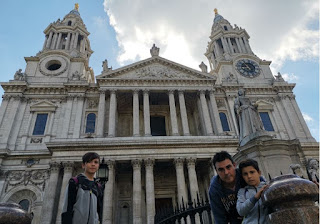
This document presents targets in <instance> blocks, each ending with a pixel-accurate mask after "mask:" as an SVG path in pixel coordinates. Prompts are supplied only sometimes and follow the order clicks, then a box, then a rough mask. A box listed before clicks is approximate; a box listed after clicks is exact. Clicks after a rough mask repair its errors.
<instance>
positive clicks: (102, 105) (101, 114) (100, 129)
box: [97, 90, 106, 138]
mask: <svg viewBox="0 0 320 224" xmlns="http://www.w3.org/2000/svg"><path fill="white" fill-rule="evenodd" d="M99 92H100V97H99V107H98V120H97V137H101V138H102V137H103V134H104V118H105V116H106V115H105V113H106V91H105V90H99Z"/></svg>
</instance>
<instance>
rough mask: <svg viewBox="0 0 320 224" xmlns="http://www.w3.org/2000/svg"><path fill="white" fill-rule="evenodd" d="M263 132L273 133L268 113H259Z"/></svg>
mask: <svg viewBox="0 0 320 224" xmlns="http://www.w3.org/2000/svg"><path fill="white" fill-rule="evenodd" d="M259 115H260V118H261V121H262V124H263V127H264V130H266V131H274V129H273V126H272V122H271V120H270V117H269V113H268V112H259Z"/></svg>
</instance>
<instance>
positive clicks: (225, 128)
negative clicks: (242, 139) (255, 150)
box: [219, 112, 230, 131]
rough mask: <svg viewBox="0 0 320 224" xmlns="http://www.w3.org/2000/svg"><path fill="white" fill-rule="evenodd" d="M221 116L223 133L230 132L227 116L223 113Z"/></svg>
mask: <svg viewBox="0 0 320 224" xmlns="http://www.w3.org/2000/svg"><path fill="white" fill-rule="evenodd" d="M219 116H220V121H221V125H222V130H223V131H230V128H229V124H228V119H227V115H226V114H225V113H223V112H220V113H219Z"/></svg>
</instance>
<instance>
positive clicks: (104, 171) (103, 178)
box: [97, 158, 109, 187]
mask: <svg viewBox="0 0 320 224" xmlns="http://www.w3.org/2000/svg"><path fill="white" fill-rule="evenodd" d="M108 177H109V167H108V165H107V164H106V163H105V161H104V158H102V161H101V164H100V167H99V170H98V172H97V178H99V181H100V182H101V184H102V186H103V187H104V186H105V184H106V182H107V181H108Z"/></svg>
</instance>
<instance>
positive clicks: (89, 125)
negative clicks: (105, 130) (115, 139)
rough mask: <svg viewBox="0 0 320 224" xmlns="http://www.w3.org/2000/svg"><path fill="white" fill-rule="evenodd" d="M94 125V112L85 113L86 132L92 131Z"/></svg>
mask: <svg viewBox="0 0 320 224" xmlns="http://www.w3.org/2000/svg"><path fill="white" fill-rule="evenodd" d="M95 127H96V114H94V113H90V114H88V115H87V122H86V133H94V132H95Z"/></svg>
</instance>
